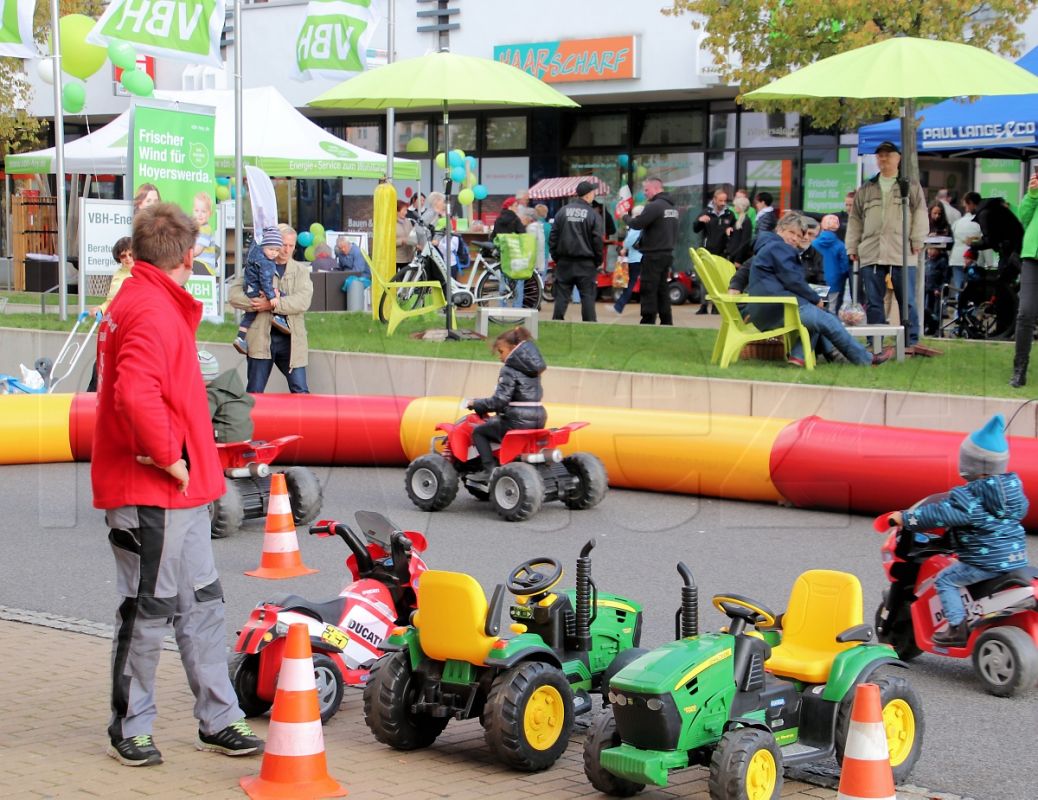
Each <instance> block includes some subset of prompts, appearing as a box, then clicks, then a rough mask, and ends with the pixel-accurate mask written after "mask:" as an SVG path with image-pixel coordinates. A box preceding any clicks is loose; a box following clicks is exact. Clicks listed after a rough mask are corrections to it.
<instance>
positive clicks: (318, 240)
mask: <svg viewBox="0 0 1038 800" xmlns="http://www.w3.org/2000/svg"><path fill="white" fill-rule="evenodd" d="M325 241H326V240H325V238H324V231H321V232H320V233H315V234H314V247H317V245H319V244H324V243H325Z"/></svg>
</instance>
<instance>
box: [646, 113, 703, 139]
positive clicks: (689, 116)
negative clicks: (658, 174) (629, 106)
mask: <svg viewBox="0 0 1038 800" xmlns="http://www.w3.org/2000/svg"><path fill="white" fill-rule="evenodd" d="M641 123H642V129H641V133H640V134H639V136H638V146H639V147H660V146H663V147H666V146H668V145H692V146H701V145H702V144H703V138H704V134H705V130H704V128H705V127H706V120H705V119H704V116H703V112H701V111H691V110H689V111H665V112H655V113H647V114H644V115H643V116H642V118H641Z"/></svg>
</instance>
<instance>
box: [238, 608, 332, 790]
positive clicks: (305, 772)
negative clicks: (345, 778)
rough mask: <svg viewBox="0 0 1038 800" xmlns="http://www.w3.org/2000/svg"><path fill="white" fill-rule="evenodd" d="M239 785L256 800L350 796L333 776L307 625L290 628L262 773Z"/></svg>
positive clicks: (301, 624)
mask: <svg viewBox="0 0 1038 800" xmlns="http://www.w3.org/2000/svg"><path fill="white" fill-rule="evenodd" d="M238 783H239V784H240V785H241V788H242V789H244V790H245V793H246V794H247V795H248V796H249V797H251V798H253V800H312V799H314V798H318V797H344V796H345V795H346V789H345V788H344V787H343V786H342V784H340V783H339V782H338V781H337V780H335V779H334V778H333V777H332V776H331V775H329V774H328V764H327V761H326V759H325V755H324V731H322V730H321V710H320V707H319V705H318V702H317V684H316V682H315V680H314V662H313V654H312V653H311V651H310V632H309V631H308V630H307V627H306V624H305V623H302V622H295V623H293V624H292V625H290V626H289V628H288V641H287V642H286V643H285V657H284V658H283V659H282V661H281V672H280V674H279V675H278V689H277V693H276V694H275V695H274V709H273V710H272V711H271V713H270V727H269V728H268V729H267V744H266V748H265V750H264V752H263V763H262V765H260V774H259V775H258V776H257V775H252V776H248V777H244V778H241V779H239V781H238Z"/></svg>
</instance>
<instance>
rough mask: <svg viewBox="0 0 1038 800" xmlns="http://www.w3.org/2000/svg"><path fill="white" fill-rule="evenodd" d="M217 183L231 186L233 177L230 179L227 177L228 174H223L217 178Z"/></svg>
mask: <svg viewBox="0 0 1038 800" xmlns="http://www.w3.org/2000/svg"><path fill="white" fill-rule="evenodd" d="M216 183H217V184H218V185H219V186H230V184H231V179H230V178H228V177H227V176H226V175H221V176H220V177H218V178H217V179H216Z"/></svg>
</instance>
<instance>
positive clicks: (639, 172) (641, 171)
mask: <svg viewBox="0 0 1038 800" xmlns="http://www.w3.org/2000/svg"><path fill="white" fill-rule="evenodd" d="M634 174H635V175H636V176H637V177H638V178H639V179H641V178H644V177H645V176H646V175H648V174H649V170H648V168H647V167H643V166H642V165H641V164H639V165H638V168H637V169H636V170H635V171H634Z"/></svg>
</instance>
